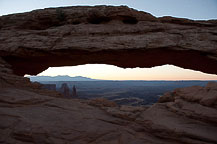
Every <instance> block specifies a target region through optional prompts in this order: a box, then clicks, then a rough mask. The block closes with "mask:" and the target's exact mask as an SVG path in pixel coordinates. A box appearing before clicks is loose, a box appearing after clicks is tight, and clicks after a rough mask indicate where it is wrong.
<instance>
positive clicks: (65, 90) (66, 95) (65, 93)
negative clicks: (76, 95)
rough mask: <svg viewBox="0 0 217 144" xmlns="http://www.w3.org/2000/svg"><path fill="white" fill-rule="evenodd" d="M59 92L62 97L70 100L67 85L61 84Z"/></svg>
mask: <svg viewBox="0 0 217 144" xmlns="http://www.w3.org/2000/svg"><path fill="white" fill-rule="evenodd" d="M60 92H61V93H62V94H63V95H64V97H66V98H71V96H70V93H69V87H68V85H67V83H63V84H62V86H61V88H60Z"/></svg>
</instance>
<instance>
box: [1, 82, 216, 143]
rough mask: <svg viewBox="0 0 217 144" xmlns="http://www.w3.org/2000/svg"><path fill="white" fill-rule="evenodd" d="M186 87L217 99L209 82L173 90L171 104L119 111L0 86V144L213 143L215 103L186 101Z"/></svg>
mask: <svg viewBox="0 0 217 144" xmlns="http://www.w3.org/2000/svg"><path fill="white" fill-rule="evenodd" d="M186 89H192V90H191V91H190V93H198V91H200V92H201V93H202V94H203V95H204V97H205V96H206V95H209V98H214V99H215V97H216V89H217V87H216V83H209V84H208V85H207V86H206V87H205V88H204V87H197V88H195V87H191V88H183V89H177V90H175V91H174V92H176V95H175V98H174V99H173V101H167V102H162V101H161V103H156V104H154V105H153V106H151V107H132V106H121V107H119V106H117V105H115V104H114V103H113V102H109V101H107V100H103V99H99V100H98V99H97V100H92V101H86V100H78V99H77V100H76V99H65V98H57V97H53V96H47V95H43V94H38V93H37V92H36V90H34V91H33V90H31V89H29V90H24V89H19V88H11V87H10V88H1V89H0V121H1V123H0V133H1V135H0V143H8V144H14V143H18V144H19V143H25V144H27V143H38V144H39V143H40V144H41V143H50V144H54V143H55V144H61V143H62V144H65V143H72V144H87V143H90V144H122V143H124V144H140V143H141V144H144V143H150V144H152V143H153V144H164V143H171V144H174V143H177V144H182V143H189V144H211V143H217V137H216V135H217V107H216V106H217V105H216V104H217V102H216V99H215V100H213V101H215V102H213V103H212V105H209V106H207V105H206V104H205V105H203V104H201V103H200V101H201V100H200V101H197V100H193V101H192V99H188V98H187V99H186V98H185V95H188V90H186ZM177 91H178V92H177ZM174 92H171V93H174ZM184 92H185V95H183V93H184ZM209 93H213V95H211V94H209ZM165 96H166V97H168V94H167V95H165ZM171 96H172V95H171ZM163 97H164V96H163ZM196 99H197V98H196Z"/></svg>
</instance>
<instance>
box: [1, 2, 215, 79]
mask: <svg viewBox="0 0 217 144" xmlns="http://www.w3.org/2000/svg"><path fill="white" fill-rule="evenodd" d="M0 57H1V58H2V59H3V60H4V61H5V62H6V63H8V64H9V65H11V69H12V70H13V72H14V73H15V74H17V75H20V76H22V75H24V74H38V73H39V72H41V71H43V70H45V69H47V68H48V67H50V66H64V65H80V64H86V63H104V64H113V65H117V66H120V67H152V66H158V65H163V64H173V65H176V66H179V67H183V68H188V69H194V70H199V71H203V72H206V73H212V74H217V21H216V20H209V21H193V20H188V19H180V18H173V17H162V18H156V17H154V16H152V15H151V14H148V13H145V12H141V11H136V10H134V9H130V8H128V7H124V6H121V7H112V6H96V7H66V8H57V9H55V8H49V9H44V10H35V11H32V12H28V13H22V14H13V15H7V16H2V17H0Z"/></svg>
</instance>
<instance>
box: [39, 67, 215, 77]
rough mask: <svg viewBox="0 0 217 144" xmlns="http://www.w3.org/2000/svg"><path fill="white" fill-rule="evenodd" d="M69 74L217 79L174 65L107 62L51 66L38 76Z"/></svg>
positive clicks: (210, 75) (72, 75)
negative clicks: (127, 65) (124, 65)
mask: <svg viewBox="0 0 217 144" xmlns="http://www.w3.org/2000/svg"><path fill="white" fill-rule="evenodd" d="M58 75H68V76H71V77H74V76H83V77H88V78H92V79H100V80H217V75H212V74H206V73H202V72H199V71H194V70H189V69H183V68H180V67H177V66H173V65H163V66H157V67H153V68H126V69H124V68H120V67H117V66H113V65H106V64H86V65H79V66H65V67H50V68H48V69H47V70H45V71H43V72H42V73H40V74H38V76H58Z"/></svg>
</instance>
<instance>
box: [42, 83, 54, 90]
mask: <svg viewBox="0 0 217 144" xmlns="http://www.w3.org/2000/svg"><path fill="white" fill-rule="evenodd" d="M42 88H43V89H48V90H53V91H56V84H43V85H42Z"/></svg>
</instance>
